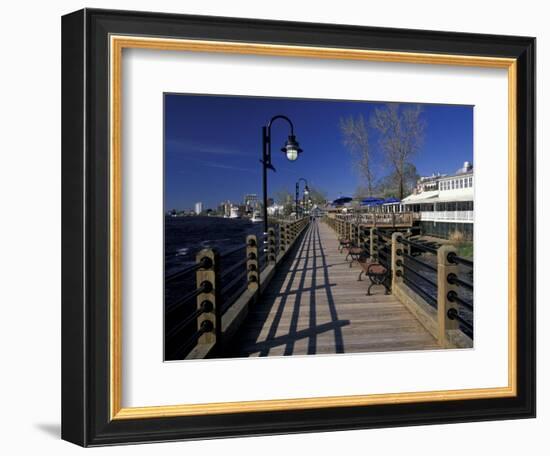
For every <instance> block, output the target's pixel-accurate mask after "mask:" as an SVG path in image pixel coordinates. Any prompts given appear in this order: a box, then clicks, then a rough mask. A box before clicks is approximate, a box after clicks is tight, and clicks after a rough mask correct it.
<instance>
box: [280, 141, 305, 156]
mask: <svg viewBox="0 0 550 456" xmlns="http://www.w3.org/2000/svg"><path fill="white" fill-rule="evenodd" d="M281 151H282V152H284V153H285V154H286V158H287V159H288V160H290V161H294V160H296V159H297V158H298V154H299V153H301V152H302V149H300V144H298V141H296V136H294V135H290V136H289V137H288V139H287V141H286V144H285V146H284V147H283V148H282V149H281Z"/></svg>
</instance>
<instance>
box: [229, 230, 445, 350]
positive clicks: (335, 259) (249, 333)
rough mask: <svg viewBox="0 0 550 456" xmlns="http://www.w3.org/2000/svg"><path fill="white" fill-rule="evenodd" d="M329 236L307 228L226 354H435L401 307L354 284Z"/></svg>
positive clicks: (332, 235) (355, 271)
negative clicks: (390, 352)
mask: <svg viewBox="0 0 550 456" xmlns="http://www.w3.org/2000/svg"><path fill="white" fill-rule="evenodd" d="M358 274H359V268H358V266H354V267H353V268H350V267H349V265H348V263H347V262H346V261H345V254H343V253H340V252H338V241H337V238H336V234H335V233H334V231H333V230H332V229H331V228H329V227H328V226H327V225H325V224H324V223H322V222H315V223H312V224H311V225H310V226H309V227H308V228H307V231H306V233H305V234H304V236H303V238H302V240H301V241H300V243H299V245H297V246H296V248H295V250H294V251H293V252H291V254H290V257H289V258H288V259H287V260H286V262H285V263H284V264H282V265H281V269H280V270H279V271H278V272H277V274H276V276H275V277H274V278H273V280H272V281H271V282H270V283H269V286H268V288H267V289H266V290H265V292H264V294H263V295H262V298H261V300H260V302H258V303H257V304H256V305H255V306H254V307H253V308H252V309H251V311H250V313H249V315H248V317H247V320H246V321H245V322H244V324H243V326H242V328H241V329H240V331H239V333H238V334H237V336H236V337H235V339H234V341H233V343H232V344H231V347H230V348H229V353H228V355H229V356H236V357H243V356H281V355H306V354H332V353H354V352H355V353H358V352H360V353H361V352H372V351H393V350H421V349H435V348H439V346H438V344H437V342H436V340H435V339H434V338H433V337H432V336H431V335H430V334H429V333H428V331H426V329H424V327H423V326H422V325H421V324H420V323H419V322H418V321H417V320H416V319H415V317H414V316H413V315H412V314H411V313H410V312H409V311H408V310H407V309H406V308H405V306H404V305H403V304H401V302H400V301H398V300H397V298H395V297H394V296H392V295H384V290H383V287H381V286H380V287H378V286H377V287H373V288H372V290H371V292H372V293H373V295H372V296H367V295H366V291H367V286H368V284H369V280H368V279H366V278H364V280H363V281H361V282H359V281H358V280H357V276H358Z"/></svg>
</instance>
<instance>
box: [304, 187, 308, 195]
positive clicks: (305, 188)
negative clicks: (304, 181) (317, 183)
mask: <svg viewBox="0 0 550 456" xmlns="http://www.w3.org/2000/svg"><path fill="white" fill-rule="evenodd" d="M304 195H305V196H307V195H309V187H308V186H307V185H306V186H305V187H304Z"/></svg>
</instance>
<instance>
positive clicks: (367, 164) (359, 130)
mask: <svg viewBox="0 0 550 456" xmlns="http://www.w3.org/2000/svg"><path fill="white" fill-rule="evenodd" d="M340 130H341V132H342V137H343V142H344V145H345V146H346V147H347V148H348V149H349V150H350V152H351V153H352V155H353V157H354V159H355V166H356V167H357V170H358V171H359V174H360V176H361V177H363V178H364V179H365V180H366V183H367V185H366V188H367V192H368V196H371V195H372V192H373V190H374V177H373V175H372V163H371V155H370V148H369V135H368V131H367V125H366V123H365V119H364V118H363V115H362V114H359V116H357V118H354V117H353V116H350V117H347V118H341V119H340Z"/></svg>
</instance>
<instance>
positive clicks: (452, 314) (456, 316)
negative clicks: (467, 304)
mask: <svg viewBox="0 0 550 456" xmlns="http://www.w3.org/2000/svg"><path fill="white" fill-rule="evenodd" d="M447 316H448V317H449V319H450V320H457V321H459V322H460V323H461V324H462V325H464V326H465V327H466V328H468V329H469V330H470V331H473V330H474V326H473V325H472V324H471V323H470V322H469V321H466V320H464V318H462V317H461V316H460V314H459V313H458V312H457V310H456V309H454V308H453V309H449V311H448V312H447Z"/></svg>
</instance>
